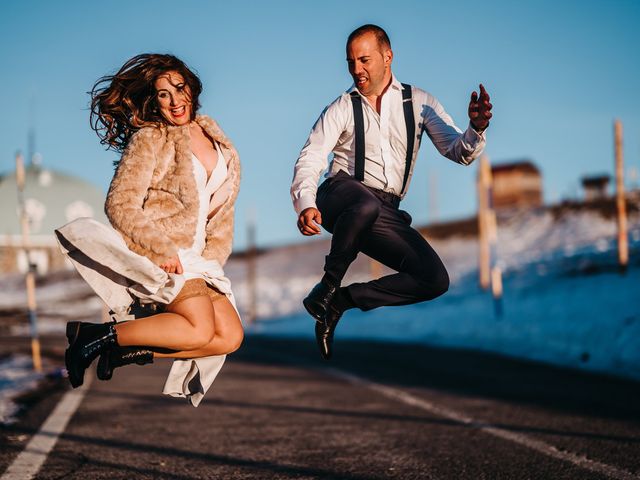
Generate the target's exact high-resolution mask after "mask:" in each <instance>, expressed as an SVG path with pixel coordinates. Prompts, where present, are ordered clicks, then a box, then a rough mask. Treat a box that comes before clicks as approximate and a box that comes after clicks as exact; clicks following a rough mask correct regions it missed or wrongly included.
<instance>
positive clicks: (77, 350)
mask: <svg viewBox="0 0 640 480" xmlns="http://www.w3.org/2000/svg"><path fill="white" fill-rule="evenodd" d="M67 339H68V340H69V348H67V350H66V352H65V353H64V362H65V365H66V367H67V372H68V373H69V381H70V382H71V386H72V387H73V388H77V387H79V386H80V385H82V382H83V381H84V371H85V370H86V369H87V367H89V365H91V362H93V361H94V360H95V358H96V357H97V356H98V355H100V354H101V353H102V352H103V351H104V350H105V349H107V348H108V347H110V346H113V345H117V344H118V336H117V334H116V329H115V324H114V323H85V322H69V323H67Z"/></svg>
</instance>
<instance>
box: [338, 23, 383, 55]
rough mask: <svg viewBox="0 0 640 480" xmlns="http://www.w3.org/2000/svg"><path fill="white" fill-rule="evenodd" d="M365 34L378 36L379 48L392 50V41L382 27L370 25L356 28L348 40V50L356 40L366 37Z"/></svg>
mask: <svg viewBox="0 0 640 480" xmlns="http://www.w3.org/2000/svg"><path fill="white" fill-rule="evenodd" d="M365 33H373V34H374V35H375V36H376V40H377V41H378V46H379V47H380V48H389V49H390V48H391V41H390V40H389V36H388V35H387V32H385V31H384V30H383V29H382V28H381V27H379V26H377V25H373V24H371V23H368V24H366V25H362V26H361V27H358V28H356V29H355V30H354V31H353V32H351V34H350V35H349V38H347V48H348V47H349V45H350V44H351V42H353V41H354V40H355V39H356V38H358V37H360V36H362V35H364V34H365Z"/></svg>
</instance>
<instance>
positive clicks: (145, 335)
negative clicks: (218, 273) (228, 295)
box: [116, 296, 233, 351]
mask: <svg viewBox="0 0 640 480" xmlns="http://www.w3.org/2000/svg"><path fill="white" fill-rule="evenodd" d="M232 308H233V307H232ZM116 332H117V334H118V344H119V345H120V346H123V347H124V346H130V345H144V346H145V347H159V348H168V349H171V350H179V351H183V350H187V351H191V350H197V349H199V348H202V347H205V346H207V345H209V344H210V343H211V341H212V339H213V338H214V334H215V313H214V308H213V305H212V303H211V299H210V298H209V297H208V296H198V297H191V298H187V299H185V300H182V301H181V302H178V303H177V304H175V305H169V306H168V307H167V311H166V312H164V313H159V314H157V315H152V316H150V317H146V318H140V319H138V320H135V321H133V322H123V323H118V324H116Z"/></svg>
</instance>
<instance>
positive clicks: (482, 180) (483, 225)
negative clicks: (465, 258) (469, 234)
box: [477, 155, 491, 290]
mask: <svg viewBox="0 0 640 480" xmlns="http://www.w3.org/2000/svg"><path fill="white" fill-rule="evenodd" d="M490 173H491V170H490V167H489V161H488V159H487V157H486V156H485V155H483V156H482V157H481V158H480V165H479V168H478V179H477V191H478V249H479V257H478V274H479V282H480V288H482V289H483V290H487V289H488V288H489V282H490V278H489V267H490V263H489V262H490V258H489V236H488V233H489V232H488V225H487V210H488V208H489V189H488V181H489V175H490Z"/></svg>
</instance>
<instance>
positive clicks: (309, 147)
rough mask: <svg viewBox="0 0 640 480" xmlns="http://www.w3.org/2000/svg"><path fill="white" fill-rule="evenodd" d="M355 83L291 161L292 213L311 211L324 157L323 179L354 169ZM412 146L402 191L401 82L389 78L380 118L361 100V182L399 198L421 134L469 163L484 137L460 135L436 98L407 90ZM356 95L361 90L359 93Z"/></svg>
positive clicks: (328, 110) (327, 111)
mask: <svg viewBox="0 0 640 480" xmlns="http://www.w3.org/2000/svg"><path fill="white" fill-rule="evenodd" d="M353 91H356V92H357V91H358V90H357V89H356V87H355V85H352V86H351V88H350V89H349V90H347V91H346V92H345V93H343V94H342V95H341V96H340V97H338V98H337V99H336V100H335V101H334V102H333V103H331V104H330V105H329V106H328V107H327V108H325V109H324V111H323V112H322V114H321V115H320V118H318V120H317V121H316V123H315V125H314V126H313V128H312V129H311V134H310V135H309V138H308V139H307V142H306V143H305V145H304V147H303V148H302V151H301V152H300V156H299V157H298V160H297V162H296V165H295V168H294V174H293V183H292V185H291V198H292V200H293V206H294V208H295V210H296V213H298V214H300V212H302V211H303V210H305V209H306V208H309V207H316V191H317V188H318V180H319V179H320V175H321V174H322V172H323V171H324V170H325V169H326V168H327V164H328V161H327V157H328V155H329V153H333V159H332V161H331V165H330V167H329V170H328V172H327V174H326V177H332V176H334V175H335V174H336V173H338V172H339V171H340V170H343V171H345V172H347V173H348V174H349V175H351V176H353V175H354V171H355V134H354V122H353V107H352V103H351V98H350V94H351V92H353ZM411 91H412V100H413V114H414V117H415V124H416V140H417V141H416V142H414V147H413V156H412V162H411V171H410V173H409V180H408V181H407V186H406V187H405V190H404V191H401V190H402V182H403V180H404V171H405V164H406V151H407V129H406V125H405V120H404V110H403V108H402V84H401V83H400V82H399V81H398V80H397V79H396V78H395V76H393V75H392V79H391V85H390V86H389V88H388V89H387V91H386V92H385V93H384V95H383V96H382V101H381V106H380V114H378V112H377V111H376V109H375V108H374V107H372V106H371V104H370V103H369V101H368V100H367V99H366V98H365V97H364V96H362V95H361V96H362V111H363V116H364V137H365V173H364V182H363V183H364V184H365V185H367V186H369V187H373V188H377V189H379V190H383V191H385V192H390V193H393V194H395V195H398V196H400V197H401V198H404V196H405V194H406V191H407V189H408V186H409V183H410V180H411V174H412V173H413V166H414V165H415V158H416V155H417V154H418V148H419V147H420V139H421V138H422V133H423V132H426V134H427V135H428V136H429V138H430V139H431V141H432V142H433V144H434V145H435V147H436V148H437V149H438V151H439V152H440V153H441V154H442V155H443V156H445V157H447V158H448V159H450V160H453V161H454V162H458V163H461V164H463V165H469V164H470V163H471V162H472V161H473V160H474V159H475V158H477V157H478V156H479V155H480V154H481V153H482V150H483V148H484V145H485V134H484V132H483V133H482V134H480V133H478V132H476V131H475V130H474V129H473V128H472V127H471V125H469V127H468V128H467V130H466V131H465V132H464V133H463V132H462V131H461V130H460V129H459V128H458V127H456V125H455V124H454V123H453V120H452V119H451V117H450V116H449V115H448V114H447V112H445V111H444V108H442V105H440V103H439V102H438V100H436V98H435V97H433V96H432V95H430V94H429V93H427V92H425V91H424V90H421V89H419V88H416V87H413V86H412V90H411ZM358 93H360V92H358Z"/></svg>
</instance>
